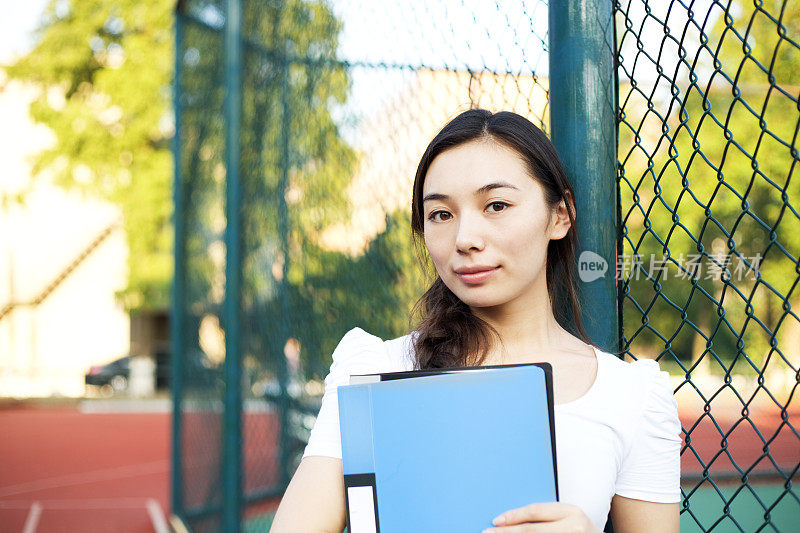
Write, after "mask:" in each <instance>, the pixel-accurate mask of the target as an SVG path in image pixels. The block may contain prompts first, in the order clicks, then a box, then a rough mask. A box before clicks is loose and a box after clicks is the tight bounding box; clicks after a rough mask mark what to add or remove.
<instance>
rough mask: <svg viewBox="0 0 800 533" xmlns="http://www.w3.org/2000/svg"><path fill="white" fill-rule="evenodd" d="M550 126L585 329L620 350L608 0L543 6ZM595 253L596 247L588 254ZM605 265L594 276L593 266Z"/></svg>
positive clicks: (573, 0) (613, 98) (571, 0)
mask: <svg viewBox="0 0 800 533" xmlns="http://www.w3.org/2000/svg"><path fill="white" fill-rule="evenodd" d="M549 24H550V29H549V45H550V50H549V52H550V131H551V138H552V140H553V144H554V145H555V147H556V150H557V151H558V154H559V156H560V157H561V160H562V162H563V164H564V169H565V170H566V172H567V176H569V179H570V182H571V183H572V184H573V186H574V188H575V195H576V201H575V204H576V205H575V210H576V215H577V220H576V225H577V231H578V239H579V247H578V249H577V250H576V252H577V254H578V265H577V266H578V272H579V275H580V289H581V293H582V298H581V305H582V307H583V314H582V316H581V318H582V319H583V322H584V325H585V327H586V333H587V334H588V335H589V337H590V339H591V340H592V341H593V342H595V343H597V344H598V345H599V346H601V347H603V348H605V349H610V350H612V351H617V350H619V342H620V336H619V318H618V312H617V302H616V295H617V285H616V273H615V272H616V258H617V240H618V239H617V227H618V224H617V201H618V198H617V197H618V195H617V187H616V161H617V143H616V124H615V110H616V84H615V72H614V50H615V45H614V17H613V10H612V2H609V1H598V0H565V1H563V2H558V3H555V4H551V6H550V9H549ZM595 254H596V255H595ZM603 262H605V268H606V270H605V273H604V274H603V275H601V276H600V277H596V278H595V275H594V273H595V272H597V270H596V269H597V268H598V267H600V268H601V269H602V266H603Z"/></svg>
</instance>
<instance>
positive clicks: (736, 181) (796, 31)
mask: <svg viewBox="0 0 800 533" xmlns="http://www.w3.org/2000/svg"><path fill="white" fill-rule="evenodd" d="M778 4H779V3H778V2H766V3H765V7H764V9H765V10H766V12H768V13H770V14H772V16H773V17H778V16H779V15H780V14H781V10H780V6H779V5H778ZM734 11H735V10H734ZM781 23H782V25H783V29H785V31H786V33H785V35H787V36H788V37H789V38H790V39H793V40H794V42H795V43H797V42H798V37H800V13H798V12H797V11H796V10H795V11H793V12H790V11H789V10H787V11H786V12H784V13H783V18H782V19H781ZM782 31H783V30H781V31H779V26H778V24H777V23H776V21H775V20H773V19H771V18H770V17H768V16H767V15H766V14H765V11H760V10H756V9H755V8H753V7H752V6H750V7H747V6H740V8H739V10H738V15H737V16H736V17H735V18H734V17H732V16H730V15H728V14H727V13H726V14H724V15H723V16H720V18H719V20H718V21H717V23H716V25H715V26H714V28H713V29H712V30H711V32H710V35H709V37H710V39H709V44H708V48H709V49H710V50H714V51H716V59H714V60H713V61H710V62H709V64H708V65H704V64H702V63H701V64H698V65H697V67H696V69H697V72H700V73H702V72H707V73H708V75H707V78H708V79H706V80H701V82H699V83H698V84H697V86H692V85H688V86H687V85H686V84H683V85H682V88H681V96H680V101H673V107H672V109H671V112H670V113H669V115H668V117H667V121H666V125H665V126H666V127H665V129H664V130H663V132H664V133H663V135H661V136H656V135H655V134H654V129H653V128H651V129H650V131H647V124H646V125H645V127H644V128H642V133H640V134H639V135H638V137H639V142H641V143H642V144H643V145H644V150H642V149H640V148H639V147H637V146H636V145H637V142H635V141H636V139H635V137H634V135H633V134H632V133H631V132H630V131H629V130H627V131H625V130H624V129H622V130H621V138H620V146H621V149H622V151H621V154H620V159H621V160H622V159H627V164H626V165H625V172H626V175H628V177H629V179H631V178H632V177H635V178H636V179H637V180H638V179H640V178H641V179H642V182H641V189H640V190H639V191H638V194H639V195H640V197H639V203H640V207H641V209H643V210H644V211H645V212H644V213H636V214H634V215H633V216H632V218H631V219H630V220H629V221H628V223H629V224H631V223H632V224H633V225H634V226H637V225H638V224H642V223H643V224H644V229H643V230H642V233H641V235H640V240H634V244H635V245H637V246H638V253H639V254H640V255H641V256H642V258H643V260H644V261H645V264H644V265H643V266H644V269H645V270H650V265H649V264H648V262H649V258H650V256H651V254H652V255H655V256H656V257H657V258H660V257H661V256H662V254H664V255H666V250H667V249H668V250H669V254H670V257H671V258H672V259H673V260H674V261H677V262H678V263H679V264H680V265H682V266H683V267H684V268H689V269H691V265H690V264H689V263H690V259H691V254H695V256H698V255H699V254H701V253H702V254H707V255H703V256H702V257H697V259H699V261H700V268H701V270H700V271H699V272H698V277H697V279H696V280H695V281H692V278H691V274H687V273H686V272H681V270H680V269H679V267H678V266H677V265H675V264H674V263H670V267H669V270H668V271H667V273H666V277H665V275H664V274H662V275H661V276H660V278H659V281H657V282H656V281H655V280H647V279H646V278H645V277H644V276H641V277H640V278H639V280H636V279H635V277H634V279H632V280H631V285H630V291H631V294H630V296H631V298H632V300H634V301H636V303H637V304H638V305H637V307H636V308H634V307H631V306H628V308H627V311H626V316H625V329H626V336H627V337H628V338H633V337H636V336H637V335H641V337H640V338H639V339H638V340H639V341H640V342H643V343H645V344H648V345H650V346H654V347H655V346H659V347H660V350H671V351H672V352H673V353H674V354H676V355H677V356H678V357H679V358H680V359H682V360H684V361H688V360H689V359H690V358H695V359H696V358H698V357H699V356H700V355H702V353H701V352H702V351H703V350H705V349H706V345H707V343H706V340H705V339H702V338H699V337H698V335H699V334H697V333H696V331H695V329H694V328H693V327H692V325H691V324H693V325H694V326H695V327H697V328H699V329H700V331H702V333H703V334H704V335H705V336H706V337H710V338H711V344H710V346H711V349H712V350H713V352H714V354H715V355H716V357H718V358H719V359H720V360H721V362H722V363H723V364H724V365H725V366H727V367H730V366H732V365H733V364H736V365H737V371H742V370H748V369H747V367H748V366H749V365H748V363H746V361H745V360H744V358H743V357H742V356H739V355H737V354H738V353H742V354H746V355H747V357H749V358H750V359H751V360H753V361H754V362H755V363H756V364H757V365H759V364H761V363H762V362H763V357H764V356H765V355H766V353H767V352H768V351H769V349H770V342H771V341H770V331H772V332H774V331H776V330H777V332H778V333H777V335H776V340H777V342H776V343H775V344H776V345H777V346H778V347H780V346H781V345H782V339H784V338H785V330H786V329H787V328H786V326H788V325H789V324H788V322H790V321H792V320H793V319H792V317H788V318H789V320H787V321H785V322H784V323H783V326H784V328H783V330H781V329H780V327H779V326H780V325H781V315H782V314H783V313H782V307H783V306H784V298H792V297H795V299H796V293H795V294H792V289H793V285H794V284H795V283H796V280H797V252H798V250H800V219H799V218H798V215H797V208H796V207H793V206H792V205H791V201H792V199H797V198H800V183H798V180H797V179H796V178H797V175H796V173H797V166H798V154H797V148H796V143H794V138H795V136H796V131H797V127H798V124H799V123H800V113H799V112H798V106H797V91H796V87H797V86H798V85H800V77H798V70H797V66H798V65H799V64H800V49H798V48H797V46H796V45H795V44H792V43H790V42H788V41H787V40H786V39H784V38H783V37H781V33H782ZM743 43H744V44H743ZM709 80H710V81H709ZM707 87H710V89H707ZM734 87H735V88H734ZM676 102H677V103H676ZM644 115H645V114H643V115H642V117H643V118H642V122H644V123H647V122H648V121H655V117H654V116H653V114H649V117H645V116H644ZM651 126H652V124H651ZM793 178H794V179H793ZM645 184H646V185H645ZM648 189H650V190H648ZM632 207H633V205H632V204H631V205H629V206H623V212H627V211H628V210H630V209H631V208H632ZM636 211H639V208H634V212H636ZM645 216H646V220H645ZM662 241H663V242H662ZM753 258H756V261H759V260H760V264H752V265H747V264H746V263H745V261H748V262H751V263H752V262H753ZM759 258H760V259H759ZM715 260H716V261H717V262H718V263H719V265H715V264H714V261H715ZM723 266H724V268H727V269H728V271H729V274H730V275H731V277H732V279H731V284H728V283H725V282H724V281H723V280H721V279H720V273H719V270H721V269H722V268H723ZM737 269H738V270H737ZM749 269H753V270H754V269H758V270H759V271H760V274H761V277H762V281H763V282H764V283H759V284H756V283H755V281H754V280H755V272H754V271H753V270H749ZM652 275H653V277H655V275H656V273H655V272H653V273H652ZM748 299H751V305H748V304H747V300H748ZM714 300H716V301H718V302H720V304H719V306H718V305H717V304H716V303H715V301H714ZM715 315H716V316H715ZM759 321H760V322H762V323H763V325H761V324H759V323H758V322H759ZM689 322H691V324H689ZM650 328H652V329H650ZM767 330H770V331H767ZM656 331H657V332H659V333H660V335H663V336H664V338H663V339H662V338H659V336H658V335H657V334H656V333H655V332H656ZM739 338H741V340H739ZM660 350H656V351H660ZM707 357H714V356H713V355H711V354H710V353H709V354H708V355H707ZM734 361H736V362H735V363H734ZM712 366H717V365H712Z"/></svg>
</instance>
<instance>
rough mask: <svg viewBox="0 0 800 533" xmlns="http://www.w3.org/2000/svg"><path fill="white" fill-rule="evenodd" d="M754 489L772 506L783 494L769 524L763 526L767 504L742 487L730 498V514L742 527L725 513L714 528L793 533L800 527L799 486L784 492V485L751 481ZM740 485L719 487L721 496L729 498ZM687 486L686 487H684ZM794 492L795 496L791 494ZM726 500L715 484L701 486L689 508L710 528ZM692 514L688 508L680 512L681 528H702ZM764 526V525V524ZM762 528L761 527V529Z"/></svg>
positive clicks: (719, 515) (768, 505) (690, 499)
mask: <svg viewBox="0 0 800 533" xmlns="http://www.w3.org/2000/svg"><path fill="white" fill-rule="evenodd" d="M751 487H752V488H753V490H754V491H755V493H756V494H757V495H758V497H759V498H760V499H761V501H762V502H763V503H764V506H766V507H767V508H769V507H770V506H772V505H774V504H775V502H776V501H777V500H778V498H780V497H781V495H783V497H782V498H781V500H780V501H779V502H778V503H777V505H775V507H773V508H772V510H771V511H770V513H769V515H770V516H769V518H770V524H771V525H767V526H764V523H765V522H766V519H765V517H764V514H765V511H764V507H762V506H761V504H759V503H758V500H756V498H755V496H753V494H752V492H750V490H748V489H747V488H744V489H742V490H740V491H739V493H738V494H737V496H736V498H735V499H734V500H733V501H732V502H730V508H729V510H728V511H729V512H728V514H729V515H730V516H731V517H733V518H734V519H735V520H736V522H737V523H738V524H739V527H741V529H739V528H738V527H736V525H735V524H734V523H733V521H732V520H731V519H730V518H728V517H726V518H725V519H724V520H722V521H720V523H719V524H717V525H716V526H714V529H713V530H712V531H715V532H720V533H723V532H728V531H737V532H738V531H746V532H748V533H749V532H751V531H759V530H760V531H779V532H781V533H790V532H795V531H799V530H800V503H798V501H797V496H798V490H797V488H795V487H792V490H790V491H788V492H787V493H786V494H784V490H785V489H784V488H783V486H782V485H760V484H759V485H751ZM737 489H738V487H724V488H720V492H721V493H722V496H723V497H724V498H725V499H726V500H730V498H731V497H732V496H733V494H734V493H735V492H736V490H737ZM684 490H686V489H684ZM792 493H794V496H793V495H792ZM724 506H725V502H724V501H723V499H722V497H720V495H719V494H718V493H717V491H716V490H714V489H713V488H705V487H704V488H702V489H699V490H697V491H695V492H694V493H692V494H691V495H690V497H689V510H690V511H691V512H692V513H694V515H695V517H696V518H697V521H699V522H700V525H702V526H703V529H705V530H709V528H711V526H712V525H713V524H714V523H715V522H716V521H717V520H718V519H719V518H720V517H721V516H723V515H724ZM697 521H696V520H695V518H693V517H692V516H691V515H690V514H689V511H684V512H683V513H682V514H681V532H682V533H685V532H695V531H703V529H701V528H700V526H698V523H697ZM762 526H764V527H763V528H762ZM760 528H761V529H760Z"/></svg>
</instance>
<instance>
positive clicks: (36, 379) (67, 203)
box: [0, 66, 130, 397]
mask: <svg viewBox="0 0 800 533" xmlns="http://www.w3.org/2000/svg"><path fill="white" fill-rule="evenodd" d="M37 90H38V89H36V88H35V87H30V86H26V85H24V84H22V83H20V82H18V81H16V80H14V81H11V80H8V79H7V77H6V76H5V73H4V72H3V70H2V66H0V117H2V118H0V161H2V166H0V396H6V397H8V396H12V397H28V396H52V395H64V396H78V395H82V394H83V393H84V374H85V372H86V371H87V370H88V368H89V367H90V366H91V365H97V364H103V363H106V362H109V361H111V360H113V359H116V358H118V357H121V356H123V355H126V354H127V353H128V351H129V347H130V320H129V318H128V314H127V312H126V311H125V310H124V309H123V308H122V307H121V305H120V304H119V303H118V302H117V301H116V299H115V292H116V291H118V290H121V289H123V288H124V287H125V284H126V277H127V274H126V258H127V253H128V252H127V244H126V242H125V234H124V231H123V228H122V225H121V214H120V211H119V209H118V208H117V207H116V206H114V205H112V204H110V203H107V202H102V201H99V200H96V199H91V198H85V197H82V196H80V195H79V194H76V193H71V192H67V191H65V190H64V189H62V188H60V187H57V186H55V185H53V184H52V183H51V182H50V180H49V178H48V176H47V175H46V174H45V175H42V176H40V177H39V178H38V179H36V180H33V179H32V177H31V163H32V158H33V157H34V156H35V154H36V153H37V152H38V151H39V150H41V149H42V148H45V147H46V146H47V145H48V144H49V143H51V142H52V135H51V133H50V132H49V131H48V130H47V128H45V127H44V126H41V125H37V124H35V123H34V122H33V120H32V119H31V118H30V117H29V114H28V107H29V104H30V102H31V101H32V100H33V99H34V98H35V96H36V94H37V92H36V91H37Z"/></svg>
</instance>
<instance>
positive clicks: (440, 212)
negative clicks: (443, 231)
mask: <svg viewBox="0 0 800 533" xmlns="http://www.w3.org/2000/svg"><path fill="white" fill-rule="evenodd" d="M437 215H443V216H445V217H449V216H450V213H448V212H447V211H434V212H433V213H431V214H430V215H428V220H431V221H433V222H442V219H441V218H439V219H437V218H436V216H437ZM445 220H447V218H445Z"/></svg>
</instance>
